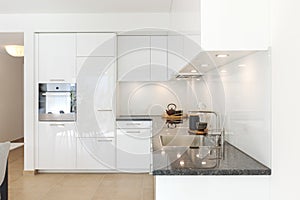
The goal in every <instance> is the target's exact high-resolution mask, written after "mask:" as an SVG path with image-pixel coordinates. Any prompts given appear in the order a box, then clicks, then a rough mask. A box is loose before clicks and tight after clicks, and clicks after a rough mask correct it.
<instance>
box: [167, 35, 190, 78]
mask: <svg viewBox="0 0 300 200" xmlns="http://www.w3.org/2000/svg"><path fill="white" fill-rule="evenodd" d="M186 64H187V62H186V59H185V57H184V36H183V35H169V36H168V79H173V78H174V77H175V76H176V75H177V74H178V72H179V71H180V70H181V69H182V68H183V67H184V66H185V65H186Z"/></svg>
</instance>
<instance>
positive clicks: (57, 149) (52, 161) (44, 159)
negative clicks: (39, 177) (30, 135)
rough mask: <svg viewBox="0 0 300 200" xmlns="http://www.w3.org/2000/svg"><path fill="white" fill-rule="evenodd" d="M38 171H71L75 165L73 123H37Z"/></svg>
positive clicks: (74, 132) (74, 130)
mask: <svg viewBox="0 0 300 200" xmlns="http://www.w3.org/2000/svg"><path fill="white" fill-rule="evenodd" d="M38 129H39V131H38V133H39V134H38V160H37V165H38V169H41V170H43V169H45V170H71V169H72V170H73V169H75V165H76V128H75V123H74V122H39V124H38Z"/></svg>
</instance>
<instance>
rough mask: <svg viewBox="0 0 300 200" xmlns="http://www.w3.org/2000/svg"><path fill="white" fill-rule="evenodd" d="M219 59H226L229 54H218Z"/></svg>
mask: <svg viewBox="0 0 300 200" xmlns="http://www.w3.org/2000/svg"><path fill="white" fill-rule="evenodd" d="M216 56H217V58H226V57H228V56H229V54H216Z"/></svg>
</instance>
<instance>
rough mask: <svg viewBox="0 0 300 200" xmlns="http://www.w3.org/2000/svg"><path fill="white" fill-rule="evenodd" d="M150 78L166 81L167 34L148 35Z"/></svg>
mask: <svg viewBox="0 0 300 200" xmlns="http://www.w3.org/2000/svg"><path fill="white" fill-rule="evenodd" d="M150 51H151V57H150V63H151V67H150V71H151V75H150V79H151V81H166V80H167V79H168V68H167V67H168V61H167V60H168V54H167V36H150Z"/></svg>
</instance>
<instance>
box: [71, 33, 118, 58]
mask: <svg viewBox="0 0 300 200" xmlns="http://www.w3.org/2000/svg"><path fill="white" fill-rule="evenodd" d="M115 37H116V34H115V33H77V34H76V38H77V40H76V41H77V56H84V57H87V56H115V45H116V44H115V41H116V39H115Z"/></svg>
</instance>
